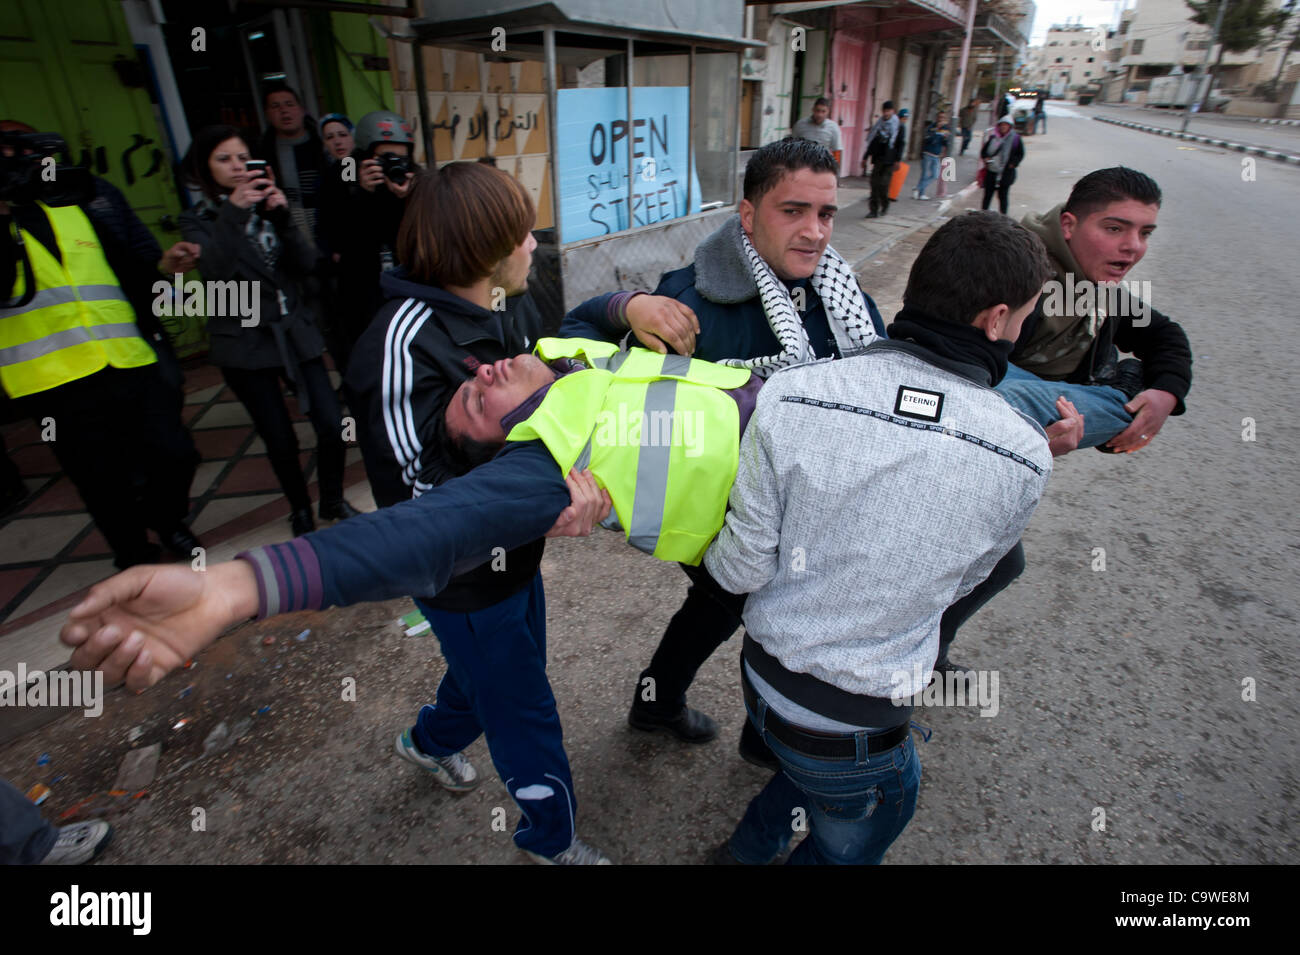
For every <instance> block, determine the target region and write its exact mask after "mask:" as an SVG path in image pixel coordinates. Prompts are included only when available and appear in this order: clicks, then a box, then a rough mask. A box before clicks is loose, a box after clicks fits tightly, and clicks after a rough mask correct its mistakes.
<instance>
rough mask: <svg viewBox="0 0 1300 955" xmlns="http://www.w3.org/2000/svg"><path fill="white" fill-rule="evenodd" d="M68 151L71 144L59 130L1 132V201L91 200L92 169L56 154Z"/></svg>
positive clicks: (65, 203)
mask: <svg viewBox="0 0 1300 955" xmlns="http://www.w3.org/2000/svg"><path fill="white" fill-rule="evenodd" d="M67 155H68V144H67V143H66V142H64V140H63V137H62V136H60V135H59V134H58V133H0V201H3V202H7V203H10V204H11V205H24V204H27V203H32V202H36V201H37V200H39V201H41V202H43V203H45V204H46V205H47V206H71V205H76V204H78V203H81V202H86V201H88V200H90V199H91V198H92V197H93V196H94V194H95V183H94V180H93V179H92V178H91V175H90V170H89V169H87V168H85V167H84V166H73V165H71V164H69V163H66V162H65V163H61V162H59V161H58V159H57V158H56V157H59V156H62V157H64V158H65V159H66V158H67Z"/></svg>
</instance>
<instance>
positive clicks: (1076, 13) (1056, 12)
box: [1029, 0, 1136, 46]
mask: <svg viewBox="0 0 1300 955" xmlns="http://www.w3.org/2000/svg"><path fill="white" fill-rule="evenodd" d="M1036 2H1037V4H1038V11H1037V13H1036V14H1035V16H1034V29H1033V33H1031V34H1030V36H1029V45H1030V46H1039V45H1041V44H1042V42H1043V38H1044V37H1046V36H1047V28H1048V27H1050V26H1051V25H1052V24H1054V23H1064V22H1065V21H1066V20H1073V21H1076V22H1080V23H1082V24H1083V25H1084V26H1086V27H1094V26H1111V25H1112V24H1114V25H1118V24H1119V12H1120V10H1122V9H1124V3H1125V0H1036ZM1128 5H1129V6H1136V0H1128ZM1080 17H1082V19H1081V20H1080V19H1078V18H1080Z"/></svg>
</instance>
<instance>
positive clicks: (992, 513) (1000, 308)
mask: <svg viewBox="0 0 1300 955" xmlns="http://www.w3.org/2000/svg"><path fill="white" fill-rule="evenodd" d="M1051 274H1052V273H1051V266H1050V264H1049V262H1048V259H1047V256H1046V252H1045V250H1044V248H1043V245H1042V242H1041V241H1040V240H1039V239H1038V238H1037V237H1036V236H1034V235H1032V234H1031V233H1030V232H1029V231H1028V230H1026V229H1024V228H1022V227H1021V226H1019V225H1017V224H1015V223H1013V222H1011V221H1010V220H1009V219H1006V218H1005V217H1000V216H998V215H996V214H993V213H970V214H968V215H965V216H962V217H959V218H957V219H954V220H952V221H951V222H948V223H947V224H945V225H944V226H943V227H942V228H941V229H939V230H938V231H937V232H935V234H934V235H933V236H931V237H930V240H929V241H928V242H927V243H926V245H925V248H924V249H923V250H922V251H921V254H920V255H919V256H918V257H917V259H916V262H915V263H914V264H913V266H912V271H911V275H910V277H909V280H908V287H907V291H906V292H905V294H904V298H903V302H904V307H903V310H902V311H901V312H900V313H899V315H898V317H897V319H896V321H895V322H894V324H893V325H892V326H890V329H889V335H890V340H889V341H887V342H877V343H874V344H872V345H870V346H869V347H868V348H867V349H866V351H865V352H864V353H862V354H860V355H858V356H856V357H851V358H845V359H841V360H840V361H837V362H834V363H831V364H830V365H812V366H809V365H804V366H800V367H794V368H789V369H786V370H783V371H779V372H777V373H776V374H774V375H773V376H772V377H771V378H770V379H769V381H768V382H767V384H766V385H765V386H764V388H763V390H762V391H761V392H760V394H759V398H758V404H757V408H756V410H755V412H754V417H753V420H752V421H751V423H750V427H749V428H747V429H746V431H745V435H744V437H743V438H742V441H741V449H740V472H739V475H738V476H737V479H736V484H735V486H734V487H733V489H732V493H731V500H730V504H731V510H730V511H729V512H728V515H727V520H726V525H725V526H724V527H723V529H722V532H721V534H720V535H719V536H718V538H717V540H716V541H715V542H714V544H713V545H712V547H711V548H710V549H709V552H708V554H707V555H706V557H705V565H706V566H707V568H708V570H709V571H710V572H711V573H712V574H713V576H714V577H715V578H716V579H717V581H718V583H719V584H721V585H722V586H723V587H724V588H726V589H727V590H729V591H731V592H733V593H748V594H749V597H748V600H747V603H746V605H745V610H744V622H745V629H746V631H747V633H746V636H745V642H744V648H743V651H742V664H741V667H742V684H743V686H744V693H745V704H746V709H747V710H748V712H749V719H750V721H751V723H752V724H753V726H754V728H755V729H756V730H758V732H759V733H761V734H762V737H763V740H764V742H766V743H767V745H768V746H769V747H770V748H771V750H772V752H773V753H774V754H775V755H776V757H777V759H778V760H779V762H780V764H781V770H782V771H778V772H777V773H776V774H775V775H774V776H773V778H772V780H771V782H769V783H768V785H767V786H766V788H765V789H763V791H762V792H761V793H760V794H759V795H758V796H757V797H756V798H755V799H754V800H753V802H751V803H750V806H749V809H748V811H747V812H746V814H745V817H744V819H743V820H742V822H741V824H740V826H739V827H738V828H737V830H736V832H735V833H734V834H733V835H732V837H731V839H730V840H729V842H728V844H727V845H726V846H725V847H723V849H722V850H720V851H719V853H718V854H717V856H716V858H717V861H720V862H742V863H748V864H766V863H768V862H771V861H772V860H773V859H775V858H776V857H777V856H779V855H780V854H781V852H783V851H784V850H785V848H786V847H787V845H788V844H789V841H790V838H791V835H792V827H791V822H792V819H796V820H797V819H800V818H806V820H807V823H808V831H809V836H808V838H807V839H805V840H804V842H803V843H802V844H801V845H800V846H799V848H798V849H797V850H795V853H794V855H793V856H792V857H791V861H792V862H799V863H823V864H827V863H839V864H847V863H877V862H879V861H880V860H881V857H882V856H883V855H884V852H885V850H886V849H887V848H888V847H889V845H890V844H891V843H892V842H893V841H894V839H895V838H897V837H898V835H899V833H901V832H902V830H903V828H904V827H905V826H906V825H907V822H908V820H909V819H910V818H911V816H912V812H913V810H914V808H915V805H916V794H917V789H918V786H919V784H920V776H921V769H920V761H919V759H918V757H917V754H916V751H915V748H914V745H913V743H912V739H911V735H910V733H909V731H908V728H909V723H910V715H911V707H910V705H908V704H907V702H906V701H907V698H910V697H912V696H913V695H915V694H917V693H920V691H921V690H923V689H924V688H925V686H926V684H927V683H928V681H929V678H930V672H931V668H932V666H933V665H934V662H935V657H936V654H937V652H938V648H939V620H940V617H941V616H942V614H943V612H944V610H945V609H946V608H947V607H949V606H951V605H952V604H953V603H954V602H955V601H956V600H958V599H960V598H961V597H962V596H964V595H965V594H967V593H969V592H970V591H971V590H972V589H973V588H974V587H975V586H976V585H977V584H979V583H980V581H982V580H983V579H984V578H985V577H987V576H988V574H989V572H990V570H992V568H993V566H994V565H995V564H996V563H997V561H998V559H999V558H1001V557H1002V556H1003V555H1004V554H1005V553H1007V551H1008V550H1010V549H1011V548H1012V547H1013V546H1014V545H1015V543H1016V541H1017V540H1018V539H1019V537H1020V535H1021V533H1022V532H1023V530H1024V528H1025V526H1026V525H1027V524H1028V523H1029V518H1030V516H1031V515H1032V514H1033V512H1034V508H1035V506H1036V505H1037V503H1038V499H1039V497H1040V496H1041V495H1042V493H1043V489H1044V487H1045V486H1046V484H1047V478H1048V475H1049V474H1050V472H1051V468H1052V454H1051V450H1050V448H1049V446H1048V439H1047V435H1046V434H1045V433H1044V431H1043V429H1042V428H1041V427H1040V426H1039V425H1038V424H1037V423H1036V422H1034V421H1032V420H1031V419H1030V418H1028V417H1027V416H1025V415H1024V414H1022V413H1020V412H1019V411H1017V410H1015V409H1014V408H1012V407H1011V406H1010V405H1009V404H1007V403H1006V401H1005V400H1003V399H1002V397H1001V396H1000V395H999V394H998V393H997V392H996V391H994V390H993V385H995V384H997V382H998V381H999V380H1000V379H1001V378H1002V376H1003V374H1004V373H1005V372H1006V367H1007V358H1008V356H1009V355H1010V353H1011V348H1012V343H1013V342H1014V341H1015V340H1016V337H1017V335H1018V334H1019V331H1020V325H1021V323H1022V322H1023V321H1024V319H1025V317H1026V316H1027V315H1029V313H1030V312H1031V311H1032V310H1033V308H1034V305H1035V304H1036V303H1037V301H1038V296H1039V293H1040V291H1041V289H1042V286H1043V283H1044V281H1046V279H1047V278H1049V277H1050V275H1051ZM1058 410H1059V411H1060V412H1061V416H1062V418H1073V417H1077V413H1076V412H1074V410H1073V408H1072V407H1071V406H1070V405H1069V403H1068V402H1067V401H1065V399H1061V404H1060V407H1059V408H1058ZM814 793H815V794H816V795H815V796H814V795H813V794H814ZM801 813H802V815H801Z"/></svg>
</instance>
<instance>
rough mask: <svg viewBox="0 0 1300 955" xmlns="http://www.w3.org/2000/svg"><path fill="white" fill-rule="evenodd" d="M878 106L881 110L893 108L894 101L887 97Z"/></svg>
mask: <svg viewBox="0 0 1300 955" xmlns="http://www.w3.org/2000/svg"><path fill="white" fill-rule="evenodd" d="M880 108H881V109H882V110H886V109H893V108H894V101H893V100H892V99H887V100H885V101H884V102H883V103H881V104H880Z"/></svg>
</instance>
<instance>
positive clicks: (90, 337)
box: [0, 322, 140, 365]
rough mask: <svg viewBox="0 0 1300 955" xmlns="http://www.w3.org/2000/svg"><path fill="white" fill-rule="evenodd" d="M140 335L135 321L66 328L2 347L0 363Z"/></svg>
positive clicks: (14, 363)
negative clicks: (94, 342)
mask: <svg viewBox="0 0 1300 955" xmlns="http://www.w3.org/2000/svg"><path fill="white" fill-rule="evenodd" d="M139 337H140V328H139V326H137V325H136V324H135V322H121V323H119V324H117V325H91V326H90V327H89V328H65V329H64V330H63V331H61V332H55V333H54V334H53V335H46V336H45V337H44V338H38V339H36V341H34V342H26V343H24V344H22V345H10V346H9V347H8V348H0V365H16V364H18V363H19V362H20V361H31V360H32V359H33V358H42V357H44V356H45V355H49V354H51V353H52V352H56V351H60V350H62V349H64V348H71V347H72V346H73V345H82V344H85V343H86V342H89V341H102V340H104V339H108V338H139Z"/></svg>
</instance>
